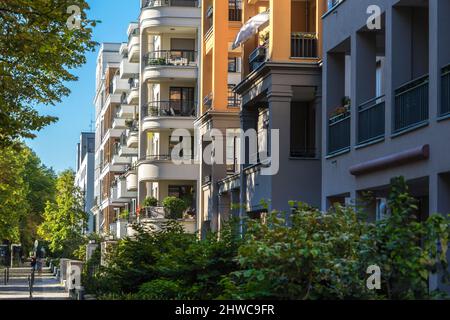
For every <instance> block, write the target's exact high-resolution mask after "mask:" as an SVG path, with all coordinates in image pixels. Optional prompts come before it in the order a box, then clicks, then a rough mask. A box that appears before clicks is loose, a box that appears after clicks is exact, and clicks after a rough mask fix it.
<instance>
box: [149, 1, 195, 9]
mask: <svg viewBox="0 0 450 320" xmlns="http://www.w3.org/2000/svg"><path fill="white" fill-rule="evenodd" d="M149 7H198V0H147V1H144V3H143V6H142V8H149Z"/></svg>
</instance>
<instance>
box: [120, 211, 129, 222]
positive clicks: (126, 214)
mask: <svg viewBox="0 0 450 320" xmlns="http://www.w3.org/2000/svg"><path fill="white" fill-rule="evenodd" d="M129 217H130V211H128V210H122V212H120V214H119V220H122V221H124V220H125V221H128V218H129Z"/></svg>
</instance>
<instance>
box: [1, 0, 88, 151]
mask: <svg viewBox="0 0 450 320" xmlns="http://www.w3.org/2000/svg"><path fill="white" fill-rule="evenodd" d="M72 5H76V6H78V7H79V8H80V10H81V12H80V13H81V24H80V28H73V29H72V30H70V29H69V28H68V27H67V22H68V21H69V20H70V19H69V18H70V16H71V13H67V9H68V8H69V7H70V6H72ZM88 9H89V6H88V4H87V2H86V1H85V0H52V1H50V0H0V25H1V26H2V30H3V32H2V33H0V78H1V82H0V105H1V106H2V107H1V109H0V145H1V146H6V145H10V144H12V143H13V142H14V141H15V140H16V139H17V138H20V137H25V138H33V137H34V136H35V135H34V133H33V131H35V130H40V129H42V128H43V127H45V126H46V125H48V124H50V123H52V122H54V121H56V118H54V117H51V116H43V115H40V114H39V112H38V111H37V110H36V109H35V108H34V107H35V106H36V105H40V104H43V105H55V104H56V103H58V102H61V99H62V97H64V96H67V95H68V94H69V93H70V91H69V89H68V88H67V87H66V83H67V82H69V81H75V80H77V77H76V76H74V75H73V74H72V73H71V72H70V70H73V69H75V68H77V67H80V66H81V65H83V64H84V63H85V62H86V57H85V54H86V52H89V51H93V50H94V48H95V45H96V43H94V42H93V41H91V37H92V28H93V27H94V26H95V24H96V22H95V21H92V20H89V19H87V14H86V12H87V10H88Z"/></svg>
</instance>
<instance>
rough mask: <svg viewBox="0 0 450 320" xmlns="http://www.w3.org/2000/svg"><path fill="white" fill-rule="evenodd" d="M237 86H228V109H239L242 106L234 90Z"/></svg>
mask: <svg viewBox="0 0 450 320" xmlns="http://www.w3.org/2000/svg"><path fill="white" fill-rule="evenodd" d="M235 87H236V86H235V85H234V84H229V85H228V107H232V108H239V107H240V105H241V99H240V97H239V95H238V94H237V93H236V92H234V88H235Z"/></svg>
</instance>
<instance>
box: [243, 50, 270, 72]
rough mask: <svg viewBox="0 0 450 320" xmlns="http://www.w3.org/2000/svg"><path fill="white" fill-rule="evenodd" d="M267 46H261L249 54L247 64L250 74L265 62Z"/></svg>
mask: <svg viewBox="0 0 450 320" xmlns="http://www.w3.org/2000/svg"><path fill="white" fill-rule="evenodd" d="M267 47H268V46H267V45H262V46H259V47H257V48H256V49H255V50H253V52H252V53H251V54H250V56H249V58H248V60H249V61H248V62H249V64H250V72H252V71H253V70H256V69H257V68H258V67H259V66H260V65H262V64H263V63H264V62H266V60H267Z"/></svg>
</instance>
